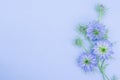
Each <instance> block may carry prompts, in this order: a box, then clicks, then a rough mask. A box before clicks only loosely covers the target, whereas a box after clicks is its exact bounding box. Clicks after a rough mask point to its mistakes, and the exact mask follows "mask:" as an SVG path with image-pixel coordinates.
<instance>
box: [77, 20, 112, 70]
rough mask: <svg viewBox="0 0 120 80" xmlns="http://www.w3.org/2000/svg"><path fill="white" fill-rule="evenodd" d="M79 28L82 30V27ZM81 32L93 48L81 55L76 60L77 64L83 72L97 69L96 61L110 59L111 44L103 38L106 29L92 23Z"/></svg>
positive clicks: (94, 22) (95, 22)
mask: <svg viewBox="0 0 120 80" xmlns="http://www.w3.org/2000/svg"><path fill="white" fill-rule="evenodd" d="M80 27H81V28H83V27H84V26H80ZM83 32H84V33H85V37H86V38H87V39H88V40H89V41H91V43H92V45H93V46H92V48H91V49H90V51H89V52H83V53H82V55H81V56H80V57H79V58H78V64H79V66H80V67H81V68H82V69H83V70H85V71H92V70H94V68H95V67H97V65H96V64H98V62H97V60H99V62H100V61H103V60H108V59H109V58H110V57H111V54H112V53H113V51H112V43H111V42H110V41H109V40H108V39H106V38H105V36H106V34H107V29H106V28H105V26H104V25H103V24H100V23H99V22H98V21H93V22H91V23H90V24H88V25H87V26H86V28H85V30H84V31H83Z"/></svg>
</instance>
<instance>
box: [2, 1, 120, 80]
mask: <svg viewBox="0 0 120 80" xmlns="http://www.w3.org/2000/svg"><path fill="white" fill-rule="evenodd" d="M99 2H100V3H102V4H104V5H105V6H107V8H108V10H107V14H106V16H105V17H104V19H103V21H102V22H103V23H104V24H105V25H106V26H107V27H108V28H109V36H110V40H111V41H113V42H117V43H116V44H115V46H114V52H115V54H114V55H113V57H114V59H112V60H110V61H109V63H110V65H109V67H108V68H107V70H106V71H107V74H108V75H109V76H112V74H115V75H117V76H118V78H120V70H119V68H120V62H119V61H120V37H119V34H120V28H119V25H120V24H119V23H120V5H119V3H120V1H119V0H114V1H112V0H99V1H98V0H0V80H102V78H101V74H99V72H92V73H87V74H86V73H84V72H82V71H81V69H80V68H79V67H77V65H76V58H77V57H78V55H79V51H80V50H79V49H78V48H76V47H75V46H73V44H72V42H73V39H74V38H75V37H76V35H77V33H76V32H75V28H76V26H77V24H79V23H88V22H89V21H91V20H95V19H96V18H97V15H96V12H95V11H94V6H95V5H96V4H97V3H99Z"/></svg>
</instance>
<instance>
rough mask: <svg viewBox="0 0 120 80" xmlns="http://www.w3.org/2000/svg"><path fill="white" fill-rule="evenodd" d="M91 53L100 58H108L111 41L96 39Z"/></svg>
mask: <svg viewBox="0 0 120 80" xmlns="http://www.w3.org/2000/svg"><path fill="white" fill-rule="evenodd" d="M93 53H95V54H96V55H97V56H98V57H99V58H100V59H108V58H109V57H110V56H111V54H113V51H112V43H110V42H109V41H107V40H103V41H98V42H97V43H96V44H95V46H94V48H93Z"/></svg>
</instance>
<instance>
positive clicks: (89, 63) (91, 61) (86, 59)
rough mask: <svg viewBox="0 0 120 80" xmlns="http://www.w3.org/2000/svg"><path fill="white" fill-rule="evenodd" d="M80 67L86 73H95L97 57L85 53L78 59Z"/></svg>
mask: <svg viewBox="0 0 120 80" xmlns="http://www.w3.org/2000/svg"><path fill="white" fill-rule="evenodd" d="M78 66H80V67H81V68H82V69H83V70H84V71H85V72H88V71H93V70H94V68H95V67H96V66H97V59H96V55H94V54H90V53H83V54H82V55H81V56H79V58H78Z"/></svg>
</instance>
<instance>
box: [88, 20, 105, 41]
mask: <svg viewBox="0 0 120 80" xmlns="http://www.w3.org/2000/svg"><path fill="white" fill-rule="evenodd" d="M105 34H106V29H105V26H104V25H102V24H100V23H99V22H97V21H93V22H91V23H90V24H89V25H88V28H87V37H88V38H89V39H90V40H92V41H96V40H101V39H103V38H104V37H105Z"/></svg>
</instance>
